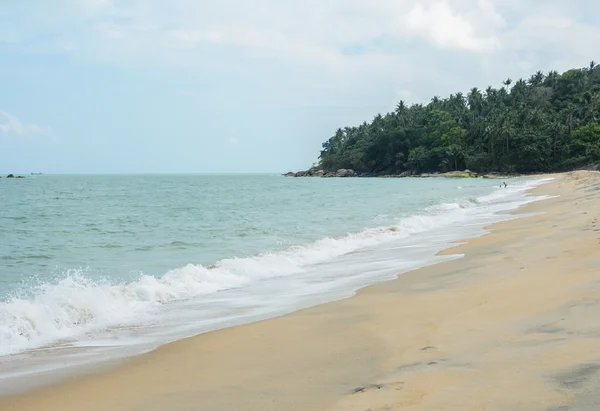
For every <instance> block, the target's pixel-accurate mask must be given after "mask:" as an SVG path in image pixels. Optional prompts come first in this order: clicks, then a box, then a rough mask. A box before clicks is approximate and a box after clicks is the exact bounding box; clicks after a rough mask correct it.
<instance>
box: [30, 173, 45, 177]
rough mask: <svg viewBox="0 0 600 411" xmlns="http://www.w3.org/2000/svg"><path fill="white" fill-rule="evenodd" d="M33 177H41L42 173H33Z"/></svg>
mask: <svg viewBox="0 0 600 411" xmlns="http://www.w3.org/2000/svg"><path fill="white" fill-rule="evenodd" d="M31 175H32V176H41V175H42V173H31Z"/></svg>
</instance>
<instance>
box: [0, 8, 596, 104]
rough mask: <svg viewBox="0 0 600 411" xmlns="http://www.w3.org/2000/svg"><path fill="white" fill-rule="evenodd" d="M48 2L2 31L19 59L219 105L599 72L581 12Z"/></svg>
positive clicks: (390, 93)
mask: <svg viewBox="0 0 600 411" xmlns="http://www.w3.org/2000/svg"><path fill="white" fill-rule="evenodd" d="M57 2H58V4H59V6H56V4H55V3H53V4H52V6H44V7H43V6H40V7H37V8H35V9H34V10H33V11H28V12H27V13H21V15H24V16H27V17H26V18H25V20H19V19H15V20H14V21H12V22H5V23H10V24H9V25H8V26H7V25H6V24H5V25H3V29H2V30H3V31H4V32H6V33H10V40H11V43H13V44H15V43H18V42H19V34H18V33H20V36H21V37H20V38H21V40H22V41H21V44H22V47H23V48H29V49H31V44H32V43H34V41H33V40H32V39H34V40H35V41H36V42H39V44H38V43H36V47H35V50H40V49H44V50H45V51H46V52H55V53H63V54H65V53H66V54H69V55H70V56H71V57H72V58H73V59H75V60H85V61H86V62H90V61H91V62H95V61H101V62H102V64H106V63H108V64H112V65H119V66H125V67H132V68H133V69H139V68H140V67H142V68H144V69H146V68H148V67H161V68H164V69H167V70H173V73H174V74H173V75H174V76H177V74H176V73H177V70H187V69H190V68H192V69H194V70H198V69H201V70H202V76H211V77H221V78H223V77H225V76H227V78H228V79H231V82H234V81H235V82H237V84H238V87H242V89H241V91H240V93H239V94H240V95H239V97H238V98H237V99H220V101H242V100H244V99H245V98H246V97H244V96H243V94H244V91H245V90H253V91H254V90H255V89H252V87H255V88H257V89H258V88H260V89H261V93H260V95H257V93H256V92H254V93H253V97H252V98H253V99H256V100H261V101H263V100H264V101H269V102H270V103H271V104H280V103H282V102H283V103H284V104H288V105H289V104H311V105H315V104H330V105H341V104H376V105H377V104H380V105H383V104H385V105H387V104H388V101H389V100H390V99H392V98H395V96H396V95H404V96H410V97H407V98H410V100H411V101H415V100H423V99H426V98H428V97H431V95H433V94H440V95H443V94H444V93H448V92H454V91H457V89H467V88H469V87H471V86H473V85H478V86H484V85H485V83H488V84H496V85H499V82H500V81H501V79H502V78H506V77H508V76H510V77H517V78H518V77H519V76H527V75H529V74H530V73H529V72H530V71H532V70H538V69H543V70H549V69H553V68H557V69H559V70H560V69H564V68H568V67H571V66H578V65H585V64H586V61H587V60H591V59H596V60H600V56H597V55H596V56H594V55H592V53H594V52H595V50H596V47H595V44H594V42H595V39H597V38H600V31H599V25H598V23H597V22H595V21H593V20H590V21H587V22H586V21H584V20H583V18H584V17H585V16H593V15H600V4H596V3H594V2H590V1H589V0H573V2H571V3H565V2H564V1H560V0H547V1H546V0H544V1H542V0H531V1H526V2H524V1H519V0H377V1H374V0H328V1H322V0H305V1H303V2H297V1H293V0H247V1H240V0H222V1H221V2H209V1H207V0H173V1H171V2H163V1H162V0H131V1H128V2H118V1H112V0H57ZM73 6H76V7H73ZM578 10H585V12H581V13H580V12H579V11H578ZM15 33H17V34H15ZM39 34H43V35H39ZM6 36H8V34H6ZM1 38H2V33H0V41H1ZM40 39H45V40H40ZM15 47H16V46H15ZM596 53H597V52H596ZM554 64H555V65H557V67H554V66H553V65H554ZM368 100H370V101H368ZM382 101H384V102H385V103H381V102H382ZM255 103H258V101H257V102H255Z"/></svg>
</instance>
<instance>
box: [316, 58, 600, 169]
mask: <svg viewBox="0 0 600 411" xmlns="http://www.w3.org/2000/svg"><path fill="white" fill-rule="evenodd" d="M503 85H504V86H503V87H500V88H493V87H488V88H487V89H486V90H485V91H483V92H482V91H481V90H479V89H477V88H473V89H471V90H470V91H469V92H468V93H467V95H466V96H465V95H464V94H463V93H460V92H459V93H456V94H451V95H450V96H448V97H447V98H440V97H437V96H436V97H434V98H433V99H432V100H431V102H430V103H429V104H427V105H422V104H414V105H412V106H408V105H407V104H406V103H405V102H404V101H400V102H399V103H398V106H397V107H396V110H395V111H394V112H392V113H388V114H386V115H381V114H378V115H377V116H375V118H374V119H373V121H371V123H367V122H364V123H363V124H361V125H360V126H358V127H345V128H343V129H338V130H337V132H336V133H335V135H334V136H333V137H331V138H330V139H329V140H328V141H326V142H325V143H323V150H322V151H321V155H320V156H319V168H322V169H325V170H336V169H340V168H348V169H353V170H355V171H357V172H361V173H373V174H383V173H401V172H404V171H409V172H416V173H420V172H434V171H441V172H444V171H451V170H459V169H465V168H468V169H470V170H473V171H478V172H489V171H499V172H534V171H558V170H566V169H572V168H576V167H580V166H586V165H589V164H594V163H597V162H598V161H599V160H600V123H599V122H598V120H599V119H600V66H597V65H596V64H595V63H594V62H592V63H590V65H589V67H587V68H583V69H573V70H569V71H566V72H565V73H563V74H559V73H557V72H556V71H551V72H549V73H547V74H544V73H542V72H540V71H538V72H537V73H535V74H533V75H532V76H531V77H530V78H529V79H527V80H523V79H519V80H517V81H515V82H513V81H512V80H511V79H507V80H506V81H504V82H503Z"/></svg>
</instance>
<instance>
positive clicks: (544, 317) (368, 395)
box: [0, 172, 600, 411]
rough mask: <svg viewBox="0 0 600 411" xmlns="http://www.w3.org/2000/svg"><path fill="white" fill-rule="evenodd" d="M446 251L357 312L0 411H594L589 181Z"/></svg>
mask: <svg viewBox="0 0 600 411" xmlns="http://www.w3.org/2000/svg"><path fill="white" fill-rule="evenodd" d="M555 177H556V180H555V181H554V182H552V183H550V184H547V185H544V186H542V187H539V188H537V189H536V190H535V192H536V194H538V193H543V194H551V195H560V197H557V198H552V199H549V200H544V201H541V202H536V203H533V204H530V205H527V206H525V207H524V208H523V209H521V210H520V212H527V213H531V212H536V213H539V212H544V213H543V214H538V215H535V216H530V217H526V218H521V219H518V220H512V221H508V222H503V223H499V224H496V225H494V226H492V233H491V234H489V235H486V236H484V237H480V238H477V239H474V240H471V241H469V242H468V244H466V245H461V246H458V247H457V248H455V249H452V250H450V251H449V252H450V253H465V254H466V257H465V258H463V259H459V260H454V261H451V262H446V263H442V264H439V265H436V266H432V267H428V268H424V269H420V270H416V271H413V272H410V273H407V274H404V275H402V276H400V278H398V279H397V280H394V281H389V282H386V283H381V284H378V285H375V286H371V287H368V288H365V289H363V290H361V291H360V292H359V293H358V294H357V296H355V297H352V298H349V299H346V300H343V301H338V302H334V303H330V304H325V305H322V306H319V307H314V308H310V309H307V310H303V311H300V312H297V313H294V314H291V315H287V316H283V317H280V318H276V319H272V320H267V321H262V322H258V323H254V324H249V325H246V326H240V327H234V328H230V329H225V330H220V331H216V332H211V333H207V334H203V335H200V336H197V337H193V338H189V339H186V340H182V341H178V342H175V343H172V344H169V345H166V346H164V347H161V348H159V349H158V350H156V351H154V352H152V353H149V354H145V355H142V356H139V357H136V358H133V359H130V360H128V361H126V362H125V363H124V364H122V365H120V366H118V367H116V368H114V369H112V370H109V371H103V372H100V373H98V374H92V375H89V376H85V377H83V378H78V379H76V380H73V381H66V382H64V383H59V384H56V385H54V386H50V387H46V388H42V389H38V390H35V391H33V392H30V393H26V394H23V395H19V396H15V397H4V398H0V410H15V411H17V410H18V411H31V410H36V411H37V410H43V411H45V410H57V411H71V410H77V411H80V410H89V411H93V410H99V411H100V410H101V411H109V410H110V411H120V410H144V411H155V410H156V411H158V410H160V411H167V410H168V411H179V410H211V411H216V410H223V411H234V410H256V411H258V410H260V411H267V410H277V411H283V410H303V411H304V410H318V411H323V410H332V411H333V410H344V411H354V410H356V411H365V410H372V411H376V410H428V411H429V410H457V411H458V410H460V411H469V410H477V411H481V410H488V411H492V410H506V411H517V410H527V411H535V410H544V411H551V410H553V411H558V410H598V409H600V407H598V402H597V401H598V397H600V394H595V393H596V392H598V391H599V390H598V388H600V374H598V375H597V373H598V371H600V225H599V223H598V218H599V216H600V201H599V200H600V175H599V174H598V173H592V172H577V173H571V174H567V175H557V176H555Z"/></svg>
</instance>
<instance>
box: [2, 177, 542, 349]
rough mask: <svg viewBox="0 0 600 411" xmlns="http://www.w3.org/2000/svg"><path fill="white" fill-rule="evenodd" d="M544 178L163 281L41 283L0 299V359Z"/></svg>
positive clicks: (300, 267) (280, 271) (137, 319)
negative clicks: (25, 294)
mask: <svg viewBox="0 0 600 411" xmlns="http://www.w3.org/2000/svg"><path fill="white" fill-rule="evenodd" d="M544 181H545V180H534V181H527V182H525V183H520V184H512V185H511V186H509V187H508V188H506V189H504V188H503V189H496V190H495V191H494V192H493V193H491V194H489V195H486V196H481V197H477V198H473V199H470V200H466V201H463V202H460V203H448V204H441V205H437V206H434V207H430V208H429V209H427V210H424V212H423V213H422V214H415V215H412V216H408V217H404V218H402V219H400V220H399V221H398V222H397V223H396V224H394V225H391V226H382V227H377V228H371V229H367V230H364V231H362V232H359V233H353V234H348V235H346V236H343V237H340V238H323V239H321V240H318V241H316V242H314V243H311V244H307V245H301V246H293V247H290V248H288V249H286V250H283V251H277V252H267V253H264V254H262V255H259V256H256V257H251V258H230V259H224V260H221V261H218V262H217V263H216V264H215V265H214V266H210V267H204V266H202V265H194V264H188V265H186V266H184V267H181V268H177V269H174V270H171V271H169V272H167V273H165V274H164V275H163V276H161V277H154V276H149V275H141V276H140V278H139V279H138V280H137V281H134V282H131V283H127V284H111V283H110V282H108V281H98V280H92V279H90V278H88V277H86V275H85V272H83V271H81V270H71V271H69V272H67V273H65V274H66V275H65V276H64V278H62V279H61V280H60V281H58V282H56V283H52V284H43V285H41V286H38V287H37V288H36V289H35V290H33V292H32V293H31V296H29V297H14V298H10V299H7V300H4V301H1V302H0V355H8V354H14V353H18V352H22V351H24V350H28V349H33V348H39V347H43V346H48V345H55V344H58V343H60V342H61V341H76V340H77V339H79V338H81V337H83V336H85V335H86V334H87V333H90V332H97V331H98V330H103V329H111V328H114V327H124V326H128V325H133V324H143V323H144V322H147V321H149V319H151V318H152V316H153V314H154V313H156V312H158V310H160V309H161V308H163V307H164V306H166V305H169V304H171V303H174V302H181V301H186V300H193V299H194V298H197V297H200V296H206V295H211V294H214V293H217V292H219V291H223V290H231V289H239V288H243V287H247V286H250V285H252V284H257V283H259V282H261V281H263V280H267V279H273V278H278V277H289V278H293V277H294V275H296V274H301V273H305V272H306V271H307V269H309V268H310V267H314V266H315V265H317V264H323V263H330V262H332V261H334V260H335V259H336V258H339V257H341V256H345V255H348V254H350V253H354V252H357V251H360V250H364V249H366V248H373V247H377V246H379V245H382V244H384V243H389V242H392V241H395V240H401V239H406V238H408V237H410V236H411V235H416V234H419V233H425V232H436V230H440V229H442V228H444V227H454V226H457V227H459V226H458V225H457V224H459V223H461V222H469V221H470V219H472V218H473V216H474V215H475V214H474V213H475V211H476V210H479V211H481V210H484V211H485V213H486V214H485V215H487V216H489V215H491V214H493V213H494V212H498V211H502V210H506V209H511V208H516V207H517V206H518V205H520V204H523V203H524V202H526V201H527V200H525V199H524V196H523V192H524V191H525V190H527V189H529V188H531V187H533V186H535V185H538V184H541V183H543V182H544ZM486 221H487V220H486ZM434 251H435V250H434ZM431 254H432V255H433V252H432V253H431ZM390 267H391V269H395V268H394V267H396V266H394V265H391V266H390ZM407 267H408V265H407ZM342 268H343V267H342ZM388 268H389V267H388ZM343 273H344V270H343V269H340V270H339V275H338V277H340V278H341V279H343ZM332 278H333V277H332ZM365 281H366V282H368V281H367V280H365ZM307 292H308V291H307Z"/></svg>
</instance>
